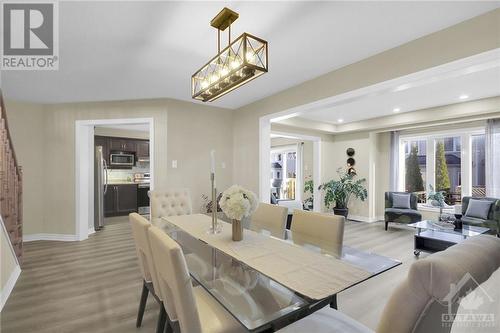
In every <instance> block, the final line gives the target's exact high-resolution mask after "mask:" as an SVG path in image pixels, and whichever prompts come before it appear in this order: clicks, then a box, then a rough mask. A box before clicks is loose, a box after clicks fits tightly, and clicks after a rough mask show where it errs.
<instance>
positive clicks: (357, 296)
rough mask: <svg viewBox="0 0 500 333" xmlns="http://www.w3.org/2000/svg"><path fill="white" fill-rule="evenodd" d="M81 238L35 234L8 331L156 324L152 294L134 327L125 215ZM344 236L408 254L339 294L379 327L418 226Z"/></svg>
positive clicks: (358, 226) (66, 331) (103, 330)
mask: <svg viewBox="0 0 500 333" xmlns="http://www.w3.org/2000/svg"><path fill="white" fill-rule="evenodd" d="M108 222H112V223H111V224H109V225H107V226H106V228H105V229H104V230H103V231H101V232H98V233H96V234H94V235H91V236H90V237H89V239H87V240H85V241H82V242H51V241H37V242H29V243H26V244H25V246H24V249H25V255H24V264H23V267H22V268H23V271H22V273H21V276H20V278H19V280H18V282H17V284H16V286H15V288H14V290H13V292H12V294H11V296H10V298H9V300H8V301H7V304H6V305H5V307H4V309H3V311H2V313H1V314H0V332H2V333H28V332H39V333H70V332H71V333H86V332H92V333H114V332H116V333H118V332H120V333H121V332H124V333H128V332H154V331H155V327H156V320H157V316H158V311H159V307H158V304H157V303H156V302H155V301H154V300H153V299H152V297H150V298H149V300H148V303H147V306H146V311H145V314H144V320H143V326H142V327H141V328H139V329H137V328H136V327H135V320H136V315H137V309H138V306H139V298H140V291H141V287H142V282H141V273H140V270H139V267H138V262H137V258H136V253H135V248H134V244H133V240H132V236H131V232H130V226H129V224H128V222H127V219H126V218H113V219H112V220H109V221H108ZM344 242H345V244H346V245H350V246H352V247H355V248H359V249H363V250H366V251H373V252H375V253H378V254H382V255H386V256H389V257H392V258H395V259H399V260H401V261H403V265H401V266H399V267H397V268H396V269H393V270H392V271H389V272H386V273H383V274H381V275H380V276H377V277H375V278H373V279H370V280H368V281H366V282H364V283H361V284H359V285H357V286H355V287H353V288H350V289H348V290H346V291H344V292H342V293H340V294H339V296H338V305H339V309H340V310H341V311H343V312H345V313H347V314H348V315H349V316H351V317H353V318H354V319H356V320H359V321H360V322H362V323H363V324H365V325H366V326H368V327H370V328H372V329H374V328H376V325H377V323H378V319H379V317H380V314H381V312H382V309H383V307H384V304H385V302H386V301H387V299H388V298H389V296H390V294H391V292H392V290H393V288H394V287H395V286H396V285H397V283H398V282H399V281H401V280H402V279H403V278H404V277H405V276H406V273H407V271H408V268H409V266H410V265H411V263H412V262H414V261H415V260H416V259H415V258H414V256H413V231H412V230H410V229H408V228H404V227H390V229H389V230H388V231H385V230H384V226H383V223H362V222H352V221H349V222H347V224H346V228H345V236H344Z"/></svg>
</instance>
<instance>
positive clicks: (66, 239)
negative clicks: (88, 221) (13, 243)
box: [23, 234, 79, 242]
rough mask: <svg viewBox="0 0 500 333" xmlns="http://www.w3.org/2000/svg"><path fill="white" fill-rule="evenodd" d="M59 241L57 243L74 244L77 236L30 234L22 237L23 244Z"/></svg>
mask: <svg viewBox="0 0 500 333" xmlns="http://www.w3.org/2000/svg"><path fill="white" fill-rule="evenodd" d="M39 240H43V241H59V242H74V241H77V240H79V239H78V236H77V235H70V234H31V235H24V236H23V241H24V242H33V241H39Z"/></svg>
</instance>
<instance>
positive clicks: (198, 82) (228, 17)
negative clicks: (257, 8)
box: [191, 7, 268, 102]
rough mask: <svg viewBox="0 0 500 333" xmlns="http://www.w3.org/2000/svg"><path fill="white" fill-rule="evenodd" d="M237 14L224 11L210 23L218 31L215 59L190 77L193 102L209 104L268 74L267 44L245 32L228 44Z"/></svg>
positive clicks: (225, 9)
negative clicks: (224, 34)
mask: <svg viewBox="0 0 500 333" xmlns="http://www.w3.org/2000/svg"><path fill="white" fill-rule="evenodd" d="M238 17H239V15H238V13H236V12H234V11H232V10H231V9H229V8H226V7H224V9H222V11H221V12H220V13H219V14H217V16H215V17H214V18H213V20H212V21H211V22H210V25H211V26H212V27H214V28H216V29H217V55H216V56H215V57H213V58H212V59H211V60H210V61H209V62H208V63H207V64H206V65H204V66H203V67H201V68H200V69H199V70H197V71H196V73H194V74H193V75H192V76H191V94H192V97H193V98H194V99H197V100H200V101H203V102H211V101H214V100H216V99H217V98H219V97H221V96H223V95H225V94H227V93H228V92H230V91H232V90H234V89H236V88H238V87H240V86H242V85H244V84H245V83H248V82H250V81H251V80H253V79H255V78H257V77H259V76H260V75H262V74H264V73H267V68H268V66H267V58H268V56H267V42H266V41H265V40H263V39H261V38H258V37H255V36H252V35H250V34H248V33H246V32H244V33H243V34H242V35H241V36H240V37H238V38H236V40H234V41H233V42H231V24H232V23H233V22H234V21H236V20H237V19H238ZM226 28H229V39H228V41H229V43H228V44H229V45H228V46H226V47H225V48H224V49H223V50H222V51H221V48H220V32H221V31H224V30H226Z"/></svg>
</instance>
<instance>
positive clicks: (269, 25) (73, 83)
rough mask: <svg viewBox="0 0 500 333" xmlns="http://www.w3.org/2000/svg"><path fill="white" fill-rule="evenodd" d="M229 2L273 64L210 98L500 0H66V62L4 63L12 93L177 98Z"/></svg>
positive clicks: (339, 62)
mask: <svg viewBox="0 0 500 333" xmlns="http://www.w3.org/2000/svg"><path fill="white" fill-rule="evenodd" d="M224 5H227V6H228V7H230V8H231V9H233V10H235V11H237V12H238V13H239V14H240V18H239V19H238V21H236V23H235V24H234V25H233V27H232V31H233V38H234V37H236V36H238V35H240V34H241V33H242V32H249V33H251V34H254V35H256V36H259V37H261V38H264V39H266V40H267V41H268V42H269V73H267V74H265V75H264V76H262V77H260V78H259V79H257V80H254V81H252V82H251V83H249V84H247V85H245V86H243V87H241V88H239V89H237V90H236V91H233V92H231V93H230V94H228V95H226V96H224V97H222V98H220V99H219V100H217V101H216V102H213V103H211V104H212V105H215V106H221V107H227V108H237V107H240V106H243V105H246V104H248V103H251V102H253V101H256V100H259V99H261V98H264V97H266V96H269V95H272V94H274V93H277V92H279V91H282V90H284V89H287V88H289V87H291V86H294V85H297V84H300V83H302V82H304V81H307V80H309V79H312V78H314V77H317V76H319V75H322V74H324V73H327V72H329V71H332V70H334V69H336V68H340V67H343V66H345V65H348V64H350V63H353V62H356V61H359V60H361V59H364V58H367V57H369V56H372V55H374V54H377V53H379V52H382V51H384V50H387V49H390V48H393V47H396V46H398V45H401V44H403V43H406V42H409V41H411V40H414V39H416V38H419V37H422V36H424V35H427V34H430V33H432V32H435V31H438V30H441V29H443V28H446V27H448V26H451V25H454V24H457V23H459V22H461V21H464V20H467V19H469V18H472V17H474V16H477V15H480V14H483V13H485V12H487V11H490V10H493V9H495V8H497V7H499V6H500V4H499V3H498V2H483V1H471V2H448V1H443V2H426V1H415V2H408V1H402V2H331V1H330V2H231V3H229V4H227V3H221V2H139V1H137V2H117V1H116V2H115V1H113V2H93V1H89V2H71V1H65V2H60V3H59V16H60V24H59V48H60V57H59V59H60V64H59V70H58V71H4V72H3V73H2V89H3V91H4V94H5V96H6V97H7V98H12V99H16V100H23V101H31V102H41V103H59V102H81V101H107V100H130V99H147V98H164V97H168V98H175V99H181V100H187V101H191V100H192V99H191V96H190V91H191V90H190V77H191V74H193V73H194V72H195V71H196V70H197V69H198V68H199V67H201V66H202V65H203V64H205V63H206V62H207V61H208V60H209V59H210V58H211V57H212V56H214V55H215V53H216V31H215V30H214V29H213V28H211V27H210V25H209V22H210V20H211V19H212V18H213V16H215V14H217V13H218V12H219V11H220V9H221V8H222V7H223V6H224Z"/></svg>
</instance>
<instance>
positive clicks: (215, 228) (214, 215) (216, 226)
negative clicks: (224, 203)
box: [208, 172, 222, 234]
mask: <svg viewBox="0 0 500 333" xmlns="http://www.w3.org/2000/svg"><path fill="white" fill-rule="evenodd" d="M210 181H211V183H212V227H211V228H210V229H209V230H208V232H209V233H211V234H218V233H220V232H221V231H222V230H221V229H222V228H221V227H222V225H220V224H219V223H217V206H218V205H217V189H216V187H215V173H214V172H211V173H210Z"/></svg>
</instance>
